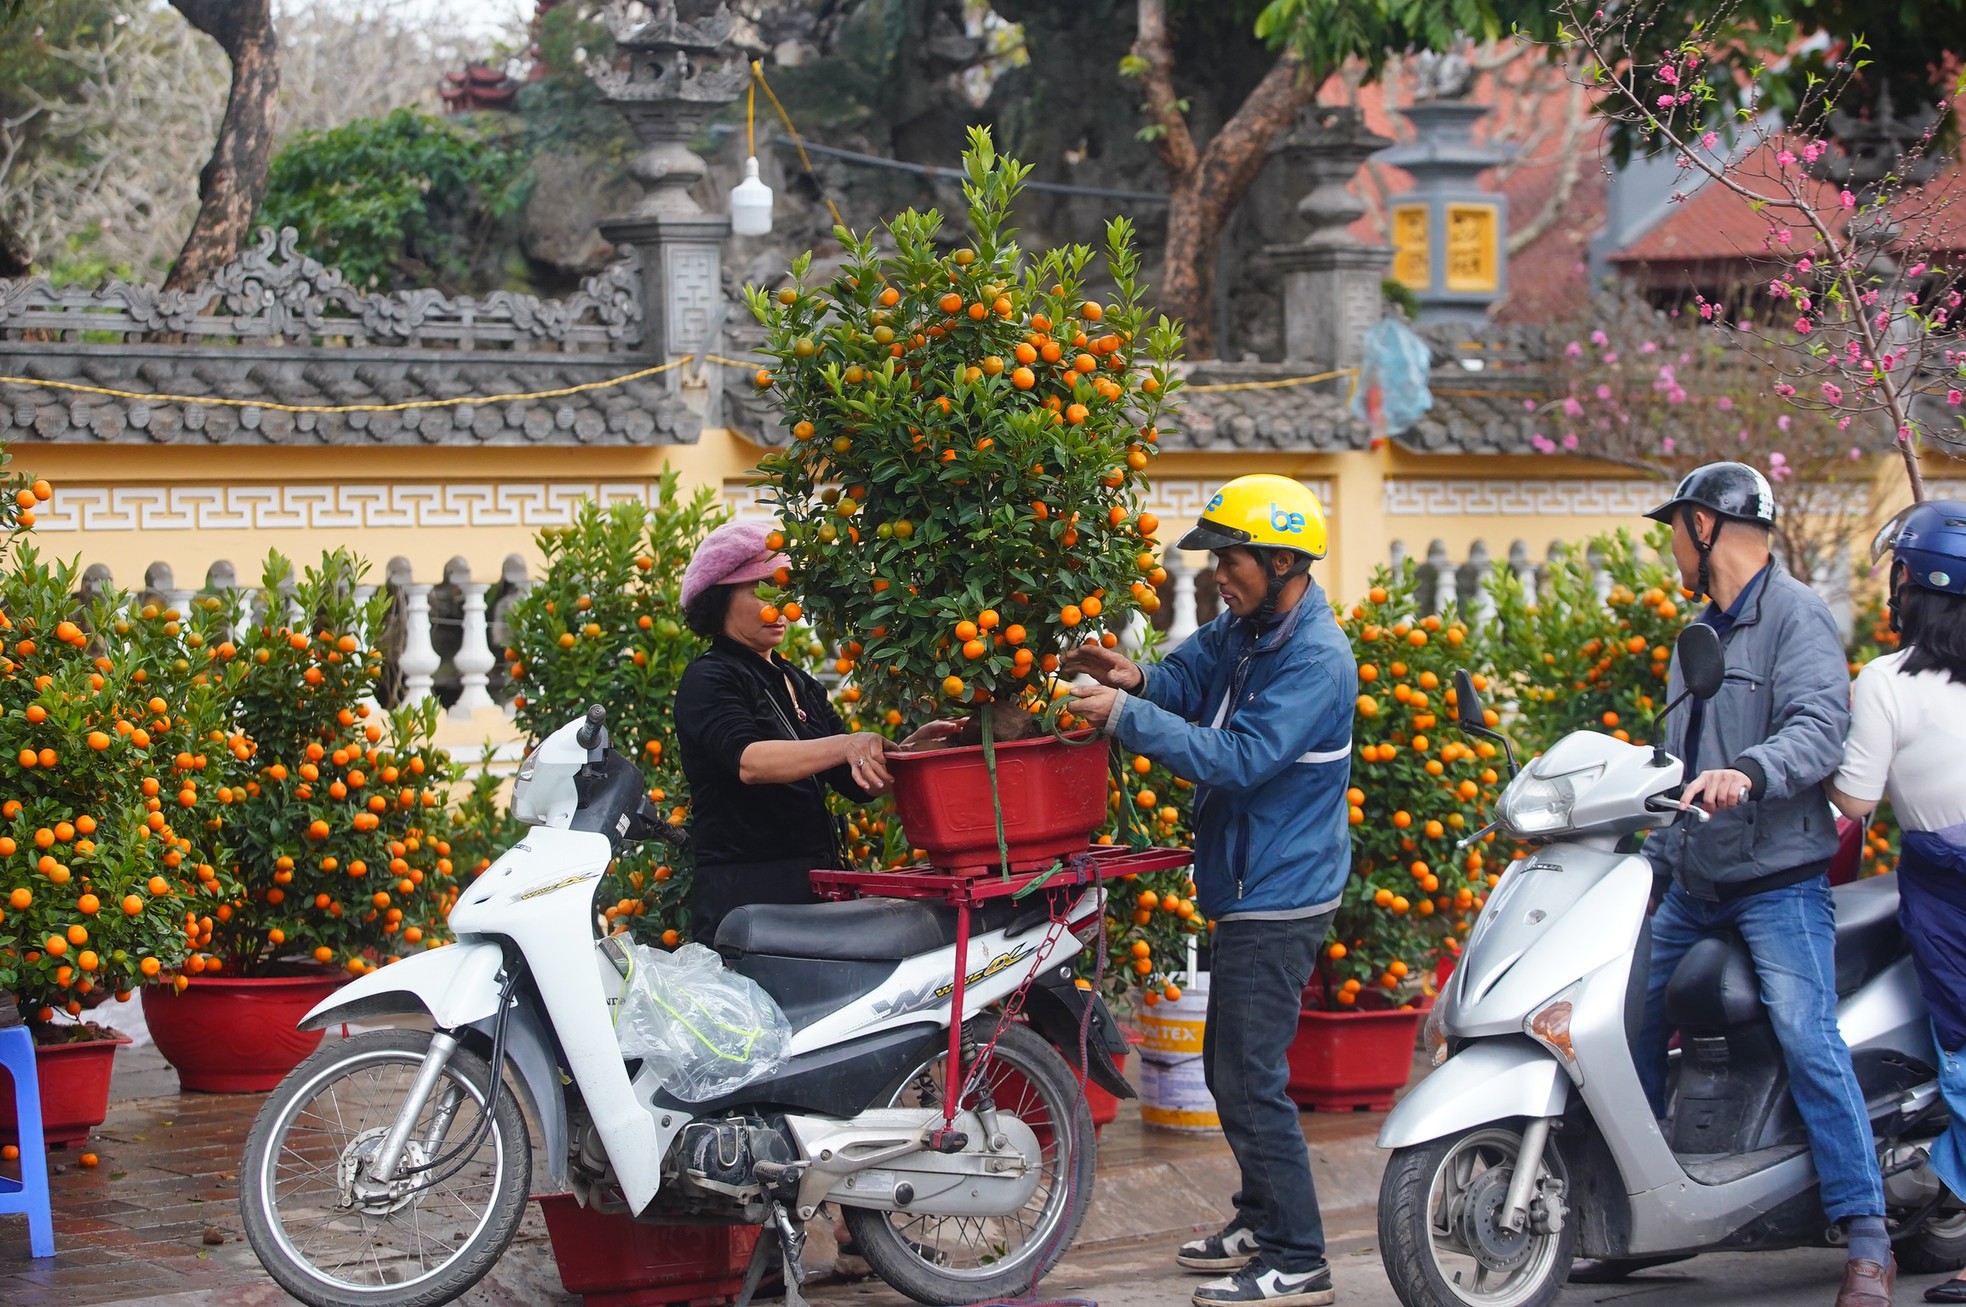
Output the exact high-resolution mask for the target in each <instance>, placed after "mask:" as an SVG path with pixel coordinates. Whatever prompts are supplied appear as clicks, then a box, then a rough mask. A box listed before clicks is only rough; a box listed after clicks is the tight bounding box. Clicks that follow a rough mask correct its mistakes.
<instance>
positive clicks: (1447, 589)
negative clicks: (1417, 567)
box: [1420, 540, 1459, 613]
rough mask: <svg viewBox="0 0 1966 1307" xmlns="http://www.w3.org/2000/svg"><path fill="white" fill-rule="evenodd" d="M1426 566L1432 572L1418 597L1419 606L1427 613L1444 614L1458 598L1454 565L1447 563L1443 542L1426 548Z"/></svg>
mask: <svg viewBox="0 0 1966 1307" xmlns="http://www.w3.org/2000/svg"><path fill="white" fill-rule="evenodd" d="M1427 566H1428V567H1429V568H1431V569H1433V570H1432V571H1431V572H1430V573H1429V575H1428V580H1427V584H1426V585H1425V586H1424V587H1423V589H1424V593H1422V594H1421V595H1420V606H1421V607H1422V608H1423V609H1424V610H1426V611H1427V612H1428V613H1444V612H1446V611H1447V607H1448V605H1449V604H1452V603H1453V602H1454V601H1455V599H1457V598H1458V597H1459V590H1458V589H1457V587H1456V585H1455V576H1454V564H1453V563H1452V562H1450V561H1448V557H1447V545H1446V543H1445V542H1443V541H1440V540H1436V541H1434V542H1433V543H1432V544H1430V545H1428V546H1427Z"/></svg>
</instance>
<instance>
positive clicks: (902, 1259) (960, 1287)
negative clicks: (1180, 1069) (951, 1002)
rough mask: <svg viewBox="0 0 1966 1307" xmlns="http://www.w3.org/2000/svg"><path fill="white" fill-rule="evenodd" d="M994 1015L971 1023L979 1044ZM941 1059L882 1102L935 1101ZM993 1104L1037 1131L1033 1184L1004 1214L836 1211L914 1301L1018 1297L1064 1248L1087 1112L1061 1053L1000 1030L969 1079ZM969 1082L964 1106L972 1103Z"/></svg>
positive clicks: (1087, 1180) (1019, 1029) (1085, 1191)
mask: <svg viewBox="0 0 1966 1307" xmlns="http://www.w3.org/2000/svg"><path fill="white" fill-rule="evenodd" d="M995 1027H996V1018H995V1017H994V1016H991V1017H982V1018H977V1019H976V1020H974V1021H972V1022H971V1023H970V1027H969V1033H970V1036H971V1038H972V1039H973V1040H974V1041H975V1043H976V1044H977V1045H978V1046H979V1047H981V1046H983V1045H985V1044H987V1043H988V1042H989V1039H990V1034H991V1032H992V1031H993V1030H994V1029H995ZM948 1061H949V1055H948V1053H947V1052H940V1053H937V1054H935V1055H934V1056H932V1057H930V1058H928V1059H927V1060H926V1061H925V1062H923V1063H922V1064H921V1065H920V1066H917V1067H915V1068H914V1069H913V1070H911V1071H909V1072H908V1073H907V1074H906V1075H904V1076H902V1077H901V1079H900V1080H899V1081H898V1082H897V1083H896V1084H895V1086H894V1087H893V1090H892V1091H891V1092H890V1094H889V1095H888V1099H887V1104H886V1105H887V1106H889V1107H940V1106H941V1105H942V1101H943V1100H942V1095H943V1093H944V1085H945V1081H946V1077H945V1076H944V1074H943V1072H944V1069H945V1068H946V1067H947V1065H948ZM976 1081H977V1083H978V1084H979V1085H987V1086H988V1087H989V1090H990V1095H991V1097H992V1099H993V1100H994V1101H995V1103H996V1106H997V1110H999V1111H1001V1112H1006V1113H1009V1114H1011V1115H1014V1116H1016V1117H1017V1118H1018V1119H1019V1120H1021V1121H1023V1122H1024V1124H1025V1125H1028V1126H1030V1127H1031V1129H1032V1130H1034V1131H1035V1132H1036V1133H1037V1136H1038V1143H1039V1156H1038V1157H1037V1159H1036V1161H1037V1164H1038V1168H1039V1173H1040V1177H1041V1178H1040V1180H1039V1183H1038V1188H1037V1192H1036V1193H1034V1194H1032V1195H1031V1199H1030V1201H1029V1202H1028V1203H1027V1204H1025V1206H1024V1208H1023V1210H1021V1211H1018V1212H1014V1213H1012V1214H1011V1215H1009V1216H992V1217H978V1216H936V1215H934V1214H933V1213H929V1212H885V1211H876V1210H873V1209H870V1208H863V1207H846V1208H842V1209H841V1215H842V1216H843V1217H844V1218H845V1220H846V1226H847V1229H848V1230H850V1231H852V1232H853V1241H854V1243H855V1244H856V1245H857V1246H858V1247H859V1251H860V1255H861V1256H863V1257H865V1258H866V1259H867V1264H868V1265H869V1266H871V1267H873V1268H874V1272H875V1274H877V1275H879V1276H880V1277H881V1279H883V1280H885V1281H887V1283H888V1284H890V1285H892V1286H893V1287H894V1288H896V1289H899V1290H900V1291H901V1292H902V1293H905V1294H907V1295H908V1296H909V1297H910V1298H913V1299H914V1300H915V1301H916V1302H922V1303H972V1302H984V1301H990V1300H994V1299H999V1298H1015V1297H1021V1296H1023V1295H1024V1294H1026V1293H1028V1292H1030V1289H1031V1286H1032V1285H1033V1284H1035V1283H1036V1282H1037V1280H1038V1277H1039V1276H1041V1275H1043V1274H1045V1273H1046V1272H1048V1271H1049V1270H1050V1269H1051V1268H1052V1267H1053V1266H1055V1265H1057V1263H1058V1259H1059V1258H1061V1257H1063V1256H1064V1255H1065V1250H1066V1249H1067V1248H1069V1247H1071V1246H1072V1240H1073V1238H1074V1237H1075V1236H1076V1235H1077V1234H1078V1231H1079V1223H1080V1222H1081V1221H1083V1220H1084V1219H1085V1209H1086V1206H1087V1204H1088V1203H1089V1202H1090V1201H1091V1198H1092V1163H1093V1148H1094V1144H1093V1139H1092V1114H1091V1112H1090V1111H1089V1110H1088V1109H1087V1107H1086V1103H1085V1095H1084V1094H1082V1093H1080V1092H1079V1084H1078V1080H1077V1078H1076V1077H1074V1076H1073V1074H1072V1072H1071V1068H1069V1067H1068V1066H1066V1064H1065V1059H1063V1058H1062V1057H1060V1056H1059V1055H1058V1052H1057V1050H1056V1049H1054V1048H1052V1046H1051V1045H1050V1044H1048V1043H1046V1042H1045V1041H1044V1039H1043V1038H1042V1037H1040V1036H1039V1035H1037V1034H1035V1033H1033V1032H1032V1031H1031V1029H1030V1028H1029V1027H1027V1026H1024V1025H1011V1026H1007V1027H1006V1028H1005V1029H1004V1032H1003V1034H1002V1036H1001V1037H1000V1038H999V1039H998V1040H997V1046H996V1048H995V1049H994V1050H992V1051H991V1053H990V1055H989V1058H988V1060H987V1061H985V1062H984V1063H983V1064H982V1068H981V1070H980V1072H979V1073H978V1075H977V1077H976ZM977 1097H978V1095H977V1092H976V1089H974V1088H972V1089H971V1091H970V1093H969V1094H968V1096H967V1097H966V1098H965V1099H964V1100H963V1103H962V1106H963V1107H965V1108H972V1107H974V1106H975V1105H976V1102H977Z"/></svg>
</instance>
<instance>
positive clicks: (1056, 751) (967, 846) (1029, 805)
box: [887, 735, 1106, 873]
mask: <svg viewBox="0 0 1966 1307" xmlns="http://www.w3.org/2000/svg"><path fill="white" fill-rule="evenodd" d="M996 754H997V793H998V794H999V795H1000V796H1001V797H1002V800H1003V834H1004V842H1005V843H1006V844H1007V845H1008V846H1009V848H1010V869H1011V870H1012V871H1042V870H1043V869H1044V868H1046V867H1049V866H1050V865H1051V864H1052V863H1053V862H1054V861H1056V860H1057V859H1059V858H1061V857H1063V856H1065V855H1066V854H1070V853H1076V852H1078V851H1080V850H1082V849H1084V848H1085V847H1086V845H1088V844H1090V843H1091V842H1092V833H1093V832H1094V831H1096V830H1098V829H1099V827H1100V826H1101V825H1102V824H1104V822H1105V820H1106V750H1105V749H1103V748H1101V747H1100V746H1099V745H1098V744H1085V745H1071V744H1067V743H1065V742H1064V741H1062V740H1059V739H1056V738H1054V737H1052V736H1049V735H1044V736H1038V737H1036V738H1034V739H1029V740H1013V741H1011V742H1010V743H1008V744H999V745H997V746H996ZM887 767H888V771H889V772H890V773H892V775H893V776H894V806H895V807H896V809H898V810H899V812H900V816H901V825H902V827H903V828H904V829H905V830H906V831H907V832H908V841H909V843H911V844H912V845H914V846H915V847H916V848H918V849H921V850H923V851H925V852H926V853H927V854H928V860H929V862H930V863H932V864H933V865H934V866H935V868H936V869H937V870H938V871H947V872H966V873H983V872H989V871H994V870H996V869H997V868H998V867H999V866H1000V865H1001V862H1000V860H999V857H998V852H997V825H996V805H995V804H994V803H993V802H992V800H991V796H990V773H989V770H988V768H987V766H986V765H985V763H984V760H983V746H982V745H967V746H964V747H961V748H954V749H928V750H924V751H922V752H919V753H892V754H889V755H888V759H887Z"/></svg>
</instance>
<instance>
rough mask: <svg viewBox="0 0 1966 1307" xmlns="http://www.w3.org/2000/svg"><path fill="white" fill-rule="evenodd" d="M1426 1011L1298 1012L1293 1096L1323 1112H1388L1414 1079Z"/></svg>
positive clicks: (1302, 1104)
mask: <svg viewBox="0 0 1966 1307" xmlns="http://www.w3.org/2000/svg"><path fill="white" fill-rule="evenodd" d="M1426 1019H1427V1009H1426V1008H1425V1007H1424V1006H1422V1007H1410V1008H1395V1009H1392V1010H1391V1011H1380V1012H1323V1011H1319V1010H1317V1009H1315V1008H1303V1009H1301V1010H1299V1012H1298V1013H1297V1038H1296V1039H1295V1040H1294V1041H1293V1042H1292V1043H1291V1045H1290V1096H1291V1098H1293V1099H1294V1100H1296V1103H1297V1105H1298V1106H1299V1107H1305V1108H1310V1109H1311V1110H1313V1111H1317V1112H1355V1111H1364V1112H1384V1111H1387V1110H1388V1109H1390V1108H1391V1107H1392V1105H1393V1095H1394V1094H1396V1093H1398V1092H1399V1091H1400V1090H1401V1089H1403V1088H1405V1087H1406V1082H1407V1080H1408V1079H1409V1078H1410V1077H1411V1076H1412V1074H1413V1049H1414V1046H1415V1044H1416V1043H1418V1041H1419V1037H1420V1023H1421V1022H1422V1021H1425V1020H1426Z"/></svg>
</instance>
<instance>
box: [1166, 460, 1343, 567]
mask: <svg viewBox="0 0 1966 1307" xmlns="http://www.w3.org/2000/svg"><path fill="white" fill-rule="evenodd" d="M1326 543H1327V539H1326V533H1325V526H1324V505H1323V504H1320V503H1319V502H1318V497H1317V496H1316V495H1314V494H1312V493H1311V491H1310V488H1309V487H1308V486H1306V485H1305V484H1304V483H1303V482H1301V481H1296V480H1293V479H1291V478H1290V477H1280V476H1273V475H1271V474H1270V473H1268V472H1258V473H1255V474H1253V475H1250V476H1241V477H1237V478H1236V479H1235V480H1233V481H1231V482H1229V483H1228V484H1227V485H1225V486H1223V487H1222V488H1221V489H1220V490H1218V491H1216V492H1215V497H1214V498H1212V499H1210V500H1209V501H1208V507H1206V508H1204V509H1203V510H1202V514H1201V519H1200V520H1199V521H1197V522H1196V523H1195V526H1194V529H1193V530H1192V531H1190V532H1188V534H1186V535H1184V536H1182V537H1181V539H1180V542H1179V543H1178V544H1177V546H1176V547H1177V548H1180V549H1198V550H1208V551H1211V552H1213V551H1214V550H1218V549H1234V548H1236V547H1237V546H1239V545H1240V546H1248V547H1252V548H1256V549H1294V550H1296V551H1297V552H1298V553H1300V554H1307V555H1309V556H1310V557H1312V558H1323V557H1324V553H1325V548H1326Z"/></svg>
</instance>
